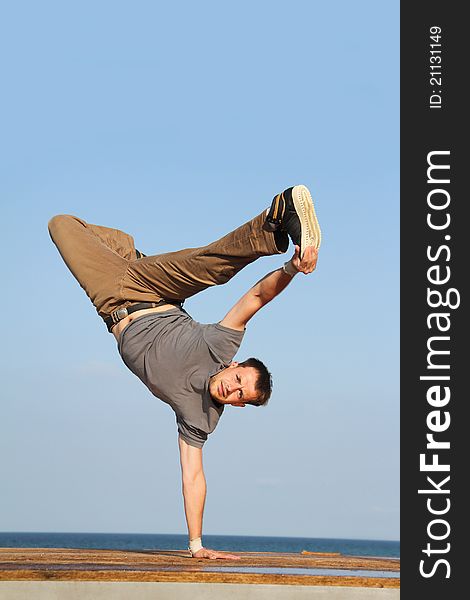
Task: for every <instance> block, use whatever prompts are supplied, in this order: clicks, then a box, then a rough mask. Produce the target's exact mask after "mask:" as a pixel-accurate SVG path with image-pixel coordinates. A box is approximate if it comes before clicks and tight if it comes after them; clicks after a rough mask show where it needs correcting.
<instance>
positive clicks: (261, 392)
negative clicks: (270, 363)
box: [238, 358, 273, 406]
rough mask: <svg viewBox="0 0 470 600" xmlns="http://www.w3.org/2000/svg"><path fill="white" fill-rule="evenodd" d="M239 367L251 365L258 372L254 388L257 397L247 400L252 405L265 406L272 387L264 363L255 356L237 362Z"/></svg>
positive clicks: (269, 374) (271, 380) (271, 381)
mask: <svg viewBox="0 0 470 600" xmlns="http://www.w3.org/2000/svg"><path fill="white" fill-rule="evenodd" d="M238 366H239V367H251V368H252V369H255V370H256V371H257V373H258V378H257V380H256V383H255V390H256V391H257V392H258V398H257V399H256V400H252V401H251V402H247V404H252V405H253V406H266V404H267V403H268V400H269V398H270V396H271V392H272V389H273V379H272V377H271V373H270V372H269V371H268V369H267V368H266V365H265V364H264V363H262V362H261V361H260V360H259V359H257V358H247V359H246V360H244V361H243V362H241V363H238Z"/></svg>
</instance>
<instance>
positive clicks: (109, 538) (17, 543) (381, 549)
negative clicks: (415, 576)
mask: <svg viewBox="0 0 470 600" xmlns="http://www.w3.org/2000/svg"><path fill="white" fill-rule="evenodd" d="M187 545H188V538H187V536H186V535H170V534H157V533H156V534H142V533H135V534H134V533H24V532H21V533H14V532H13V533H2V532H0V548H88V549H106V550H183V549H186V548H187ZM204 545H205V546H207V547H208V548H213V549H215V550H226V551H233V552H302V550H307V551H309V552H340V553H341V554H344V555H349V556H382V557H391V558H399V556H400V542H396V541H381V540H347V539H328V538H325V539H324V538H300V537H259V536H238V535H205V536H204Z"/></svg>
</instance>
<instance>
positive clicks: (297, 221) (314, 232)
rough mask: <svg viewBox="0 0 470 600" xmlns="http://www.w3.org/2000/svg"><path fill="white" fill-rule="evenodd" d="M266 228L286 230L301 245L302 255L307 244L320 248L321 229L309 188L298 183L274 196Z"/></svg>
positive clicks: (295, 242)
mask: <svg viewBox="0 0 470 600" xmlns="http://www.w3.org/2000/svg"><path fill="white" fill-rule="evenodd" d="M266 228H267V229H269V230H270V231H276V230H279V229H280V230H281V231H285V232H286V233H287V234H288V235H289V237H290V239H291V240H292V242H293V243H294V244H295V245H297V246H300V257H302V256H303V253H304V250H305V248H307V246H314V247H315V248H316V249H317V250H318V248H320V244H321V231H320V225H319V224H318V220H317V216H316V214H315V208H314V207H313V200H312V196H311V195H310V192H309V191H308V188H306V187H305V186H304V185H296V186H294V187H293V188H288V189H287V190H284V191H283V192H282V193H281V194H277V196H274V198H273V201H272V204H271V207H270V209H269V212H268V214H267V216H266Z"/></svg>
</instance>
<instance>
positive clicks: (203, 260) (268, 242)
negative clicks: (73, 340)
mask: <svg viewBox="0 0 470 600" xmlns="http://www.w3.org/2000/svg"><path fill="white" fill-rule="evenodd" d="M265 216H266V215H265V212H263V213H261V214H260V215H258V216H257V217H255V218H254V219H252V220H251V221H248V222H247V223H245V224H244V225H242V226H241V227H238V228H237V229H235V230H234V231H232V232H231V233H229V234H227V235H225V236H224V237H222V238H220V239H219V240H217V241H216V242H213V243H211V244H209V245H207V246H203V247H201V248H187V249H185V250H179V251H178V252H168V253H166V254H157V255H155V256H146V257H143V258H137V254H136V250H135V246H134V239H133V238H132V237H131V236H130V235H128V234H127V233H124V232H123V231H119V230H118V229H109V228H107V227H101V226H98V225H90V224H88V223H86V222H85V221H83V220H82V219H79V218H78V217H74V216H71V215H58V216H55V217H53V218H52V219H51V220H50V221H49V232H50V235H51V238H52V241H53V242H54V244H55V245H56V246H57V248H58V250H59V252H60V254H61V256H62V258H63V259H64V261H65V264H66V265H67V267H68V268H69V269H70V271H71V272H72V274H73V275H74V277H75V278H76V279H77V281H78V282H79V284H80V285H81V287H82V288H83V289H84V290H85V292H86V293H87V295H88V297H89V298H90V300H91V301H92V302H93V304H94V306H95V308H96V310H97V312H98V314H99V315H100V317H102V318H103V319H105V318H106V317H109V316H110V315H111V313H112V312H113V311H115V310H117V309H118V308H125V307H128V306H130V305H132V304H136V303H139V302H159V301H161V300H170V301H171V300H176V301H182V300H185V299H186V298H189V297H190V296H193V295H194V294H197V293H198V292H200V291H202V290H204V289H206V288H207V287H209V286H212V285H220V284H222V283H226V282H227V281H228V280H229V279H230V278H232V277H233V276H234V275H236V274H237V273H238V271H240V269H242V268H243V267H245V266H246V265H248V264H249V263H251V262H253V261H254V260H256V259H257V258H259V257H260V256H269V255H272V254H279V253H282V252H285V251H286V250H287V247H288V245H289V240H288V237H287V235H286V234H285V233H281V232H275V233H274V234H273V233H271V232H269V231H265V230H264V229H263V224H264V221H265Z"/></svg>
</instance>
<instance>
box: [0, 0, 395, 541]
mask: <svg viewBox="0 0 470 600" xmlns="http://www.w3.org/2000/svg"><path fill="white" fill-rule="evenodd" d="M0 56H1V58H0V61H1V69H2V73H3V75H2V78H3V82H2V83H3V85H2V88H3V90H4V91H3V93H2V97H1V99H0V105H1V114H2V127H1V130H2V133H1V142H0V159H1V160H0V170H1V177H0V198H1V203H2V213H3V231H2V239H1V244H2V254H3V257H4V260H3V266H2V279H3V281H4V285H5V287H4V303H5V305H4V307H6V308H4V322H3V340H4V343H3V344H2V347H1V350H0V353H1V356H0V358H1V362H0V364H1V366H0V368H1V379H2V402H1V404H0V407H1V408H0V410H1V418H0V456H1V457H2V458H1V459H0V481H1V482H2V488H3V489H2V493H1V494H0V530H3V531H103V532H149V533H160V532H161V533H184V532H185V524H184V514H183V508H182V501H181V491H180V476H179V463H178V452H177V439H176V428H175V424H174V416H173V413H172V412H171V410H170V409H169V408H168V407H167V406H166V405H164V404H163V403H162V402H160V401H159V400H157V399H156V398H154V397H152V396H151V394H150V392H148V390H147V389H146V388H145V387H144V386H143V385H142V384H141V383H140V382H139V381H138V380H137V379H136V378H135V377H134V376H133V375H132V374H131V373H130V372H129V371H127V369H126V367H125V366H124V365H123V364H122V362H121V360H120V358H119V355H118V353H117V351H116V344H115V341H114V338H113V337H112V336H110V335H109V334H107V332H106V330H105V328H104V326H103V324H102V323H101V321H100V320H99V319H98V318H97V317H96V315H95V313H94V309H93V307H92V305H91V304H90V302H89V300H88V299H87V298H86V296H85V294H84V293H83V292H82V291H81V289H80V288H79V286H78V284H77V283H76V282H75V280H74V279H73V277H72V276H71V275H70V274H69V272H68V271H67V269H66V267H65V265H64V264H63V263H62V261H61V259H60V257H59V255H58V253H57V251H56V249H55V247H54V246H53V245H52V243H51V242H50V240H49V237H48V233H47V221H48V219H49V218H50V217H51V216H52V215H54V214H57V213H71V214H76V215H78V216H81V217H82V218H84V219H85V220H87V221H89V222H91V223H97V224H102V225H107V226H110V227H116V228H120V229H124V230H125V231H127V232H129V233H131V234H132V235H134V237H135V240H136V246H137V247H138V248H139V249H141V250H142V251H143V252H145V253H147V254H151V253H158V252H162V251H171V250H176V249H180V248H182V247H191V246H198V245H203V244H205V243H207V242H209V241H212V240H213V239H216V238H218V237H220V236H222V235H223V234H225V233H226V232H228V231H229V230H231V229H233V228H234V227H236V226H237V225H239V224H241V223H243V222H245V221H246V220H248V219H249V218H251V217H252V216H255V215H256V214H258V213H259V212H261V210H262V209H263V208H265V207H266V206H268V205H269V203H270V201H271V199H272V197H273V195H274V194H275V193H277V192H278V191H280V190H282V189H284V188H285V187H288V186H290V185H294V184H296V183H304V184H306V185H308V186H309V187H310V189H311V190H312V193H313V195H314V198H315V201H316V207H317V214H318V217H319V219H320V223H321V226H322V229H323V233H324V238H323V244H322V248H321V252H320V258H319V262H318V268H317V271H316V272H315V273H314V274H313V275H311V276H309V277H304V276H300V275H299V276H298V277H296V278H295V279H294V281H293V282H292V284H291V285H290V286H289V288H288V289H287V290H286V291H285V292H284V293H283V294H282V295H281V296H280V297H278V298H277V299H276V300H275V301H274V302H273V303H272V304H271V305H269V306H268V307H266V308H265V309H264V310H263V311H262V312H261V313H259V314H258V315H257V316H256V317H255V318H254V319H253V321H252V322H251V323H250V325H249V328H248V331H247V333H246V336H245V340H244V343H243V345H242V347H241V349H240V352H239V354H238V355H237V358H240V359H243V358H246V357H248V356H257V357H259V358H261V359H262V360H263V361H264V362H265V363H266V364H267V365H268V366H269V368H270V370H271V371H272V372H273V376H274V385H275V387H274V394H273V397H272V400H271V401H270V405H269V407H267V408H266V409H251V408H246V409H244V410H238V409H227V410H226V412H225V414H224V416H223V418H222V419H221V421H220V424H219V426H218V428H217V430H216V432H215V433H214V434H213V435H212V436H211V437H210V439H209V441H208V443H207V444H206V447H205V452H204V460H205V470H206V475H207V479H208V498H207V503H206V515H205V520H204V530H205V532H206V533H219V534H238V535H292V536H296V535H298V536H311V537H352V538H375V539H398V536H399V430H398V422H399V385H398V383H399V381H398V379H399V371H398V367H399V363H398V344H399V337H398V335H399V334H398V331H399V329H398V322H399V308H398V307H399V304H398V298H399V271H398V264H399V229H398V220H399V154H398V144H399V109H398V106H399V104H398V99H399V72H398V61H399V5H398V2H395V1H393V2H392V1H386V2H380V3H378V2H373V1H364V0H359V1H357V2H354V3H351V2H347V1H346V0H341V1H340V0H338V1H336V2H319V1H295V0H294V1H292V2H276V1H275V2H267V1H258V2H247V1H244V0H243V1H241V2H240V1H239V2H237V3H234V2H232V3H220V2H209V1H205V0H201V1H199V2H197V3H193V2H189V1H183V2H180V3H167V2H157V1H155V2H150V1H138V2H134V3H128V2H119V1H117V2H116V1H113V2H108V1H98V2H88V1H82V2H76V3H63V2H50V1H44V2H41V3H34V2H21V1H19V2H15V3H13V4H10V5H9V6H4V7H3V9H2V18H1V19H0ZM283 260H285V259H283V257H270V258H266V259H263V260H259V261H257V262H256V263H255V264H253V265H250V266H249V267H247V268H246V269H244V270H243V271H242V272H241V273H240V274H239V275H237V277H236V278H235V279H233V280H232V281H231V282H230V283H228V284H227V285H225V286H220V287H218V288H216V289H211V290H207V291H205V292H203V293H201V294H199V295H198V296H196V297H194V298H193V299H191V300H189V301H188V302H187V303H186V309H187V310H188V312H189V313H190V314H191V315H192V316H193V317H194V318H195V319H196V320H198V321H201V322H215V321H218V320H220V319H221V318H222V317H223V316H224V314H225V313H226V312H227V311H228V309H229V308H230V307H231V306H232V304H233V303H234V302H235V301H236V300H237V299H238V298H239V297H240V296H241V295H242V294H243V293H244V292H245V291H246V290H247V289H248V288H249V287H250V286H251V285H252V284H253V283H255V282H256V281H257V280H258V279H259V278H260V277H262V276H263V275H264V274H265V273H267V272H268V271H270V270H272V269H275V268H277V267H279V266H280V265H281V264H282V262H283Z"/></svg>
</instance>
